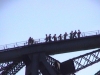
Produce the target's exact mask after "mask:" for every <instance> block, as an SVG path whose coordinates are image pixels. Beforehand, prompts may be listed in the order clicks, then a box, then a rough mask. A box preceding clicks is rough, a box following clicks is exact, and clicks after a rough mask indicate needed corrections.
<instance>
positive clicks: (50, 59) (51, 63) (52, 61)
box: [46, 56, 60, 66]
mask: <svg viewBox="0 0 100 75" xmlns="http://www.w3.org/2000/svg"><path fill="white" fill-rule="evenodd" d="M46 60H47V62H48V63H49V64H50V65H51V66H54V62H58V63H59V64H60V62H59V61H58V60H56V59H54V58H52V57H50V56H47V57H46Z"/></svg>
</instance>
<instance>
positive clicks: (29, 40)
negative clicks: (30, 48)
mask: <svg viewBox="0 0 100 75" xmlns="http://www.w3.org/2000/svg"><path fill="white" fill-rule="evenodd" d="M31 42H32V38H31V37H29V39H28V45H31Z"/></svg>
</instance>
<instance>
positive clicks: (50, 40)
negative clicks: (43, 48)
mask: <svg viewBox="0 0 100 75" xmlns="http://www.w3.org/2000/svg"><path fill="white" fill-rule="evenodd" d="M48 38H49V42H51V41H52V40H51V34H49V37H48Z"/></svg>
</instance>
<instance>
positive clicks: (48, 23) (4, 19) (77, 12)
mask: <svg viewBox="0 0 100 75" xmlns="http://www.w3.org/2000/svg"><path fill="white" fill-rule="evenodd" d="M99 26H100V1H99V0H0V36H1V37H0V45H5V44H10V43H16V42H21V41H27V39H28V38H29V37H30V36H31V37H33V38H34V39H42V40H43V38H45V34H51V35H54V34H57V36H58V35H59V34H64V33H65V32H67V33H70V32H71V31H74V30H78V29H80V30H81V32H88V31H94V32H90V34H95V30H99ZM87 35H88V34H87ZM0 47H1V46H0ZM91 51H93V50H88V51H79V52H71V53H64V54H59V55H54V56H52V57H54V58H55V59H57V60H59V61H60V62H63V61H65V60H68V59H70V58H73V57H76V56H79V55H81V54H85V53H87V52H91ZM99 64H100V63H97V64H95V65H93V66H90V67H88V68H86V69H83V70H81V71H79V72H77V73H76V75H94V73H96V72H97V71H98V70H100V67H99ZM16 75H25V68H23V69H22V70H21V71H19V72H18V73H17V74H16Z"/></svg>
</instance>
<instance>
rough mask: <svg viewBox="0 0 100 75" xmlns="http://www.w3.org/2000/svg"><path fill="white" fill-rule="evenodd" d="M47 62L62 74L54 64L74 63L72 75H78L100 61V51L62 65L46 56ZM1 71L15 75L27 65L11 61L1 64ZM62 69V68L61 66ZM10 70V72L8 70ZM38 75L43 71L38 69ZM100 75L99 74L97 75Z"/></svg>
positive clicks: (7, 74) (3, 74) (8, 74)
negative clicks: (77, 74) (74, 74)
mask: <svg viewBox="0 0 100 75" xmlns="http://www.w3.org/2000/svg"><path fill="white" fill-rule="evenodd" d="M45 59H46V62H48V64H49V65H50V66H51V67H52V68H53V70H56V73H61V72H60V70H57V69H56V68H55V67H54V66H55V65H54V62H58V63H59V64H60V65H61V64H63V63H64V62H68V61H70V60H71V61H73V63H74V67H75V71H73V72H71V73H70V75H71V74H73V73H76V72H78V71H80V70H82V69H84V68H86V67H88V66H91V65H93V64H95V63H97V62H99V61H100V49H99V50H95V51H93V52H90V53H86V54H84V55H80V56H78V57H75V58H72V59H69V60H67V61H64V62H62V63H60V62H59V61H58V60H56V59H54V58H52V57H50V56H45ZM0 66H1V67H0V71H1V75H15V74H16V73H17V72H18V71H19V70H20V69H21V68H23V67H24V66H25V63H24V62H23V61H16V62H14V61H11V62H6V63H1V64H0ZM60 67H61V66H60ZM7 69H8V70H7ZM38 75H42V72H41V69H38ZM96 75H99V74H96Z"/></svg>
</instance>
